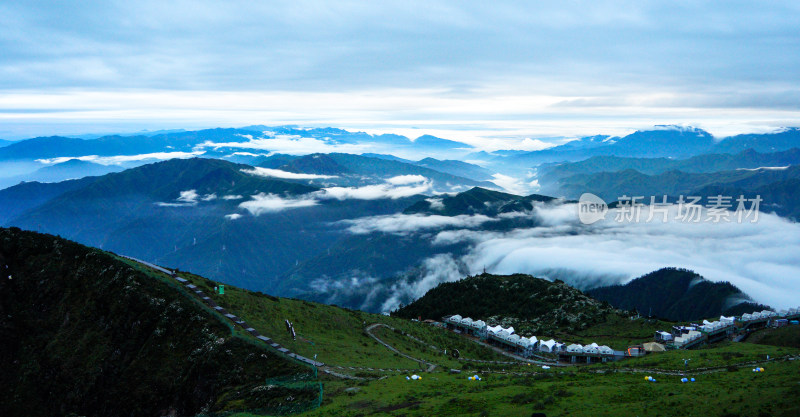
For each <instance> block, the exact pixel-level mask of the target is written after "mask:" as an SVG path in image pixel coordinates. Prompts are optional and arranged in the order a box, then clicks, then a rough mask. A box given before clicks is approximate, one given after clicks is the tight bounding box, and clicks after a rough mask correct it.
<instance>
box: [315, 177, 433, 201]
mask: <svg viewBox="0 0 800 417" xmlns="http://www.w3.org/2000/svg"><path fill="white" fill-rule="evenodd" d="M431 185H432V184H431V182H428V181H426V182H424V183H417V184H415V185H405V186H394V185H393V184H389V183H386V184H375V185H365V186H363V187H329V188H325V189H323V190H321V191H317V192H315V195H316V196H317V198H320V199H336V200H347V199H354V200H378V199H381V198H391V199H398V198H405V197H412V196H415V195H418V194H425V193H428V192H430V191H431V189H432V187H431Z"/></svg>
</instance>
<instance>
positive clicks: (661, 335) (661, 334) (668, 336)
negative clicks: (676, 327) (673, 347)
mask: <svg viewBox="0 0 800 417" xmlns="http://www.w3.org/2000/svg"><path fill="white" fill-rule="evenodd" d="M673 339H674V337H673V336H672V333H668V332H665V331H661V330H659V331H657V332H656V335H655V340H656V341H657V342H671V341H672V340H673Z"/></svg>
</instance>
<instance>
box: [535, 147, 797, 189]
mask: <svg viewBox="0 0 800 417" xmlns="http://www.w3.org/2000/svg"><path fill="white" fill-rule="evenodd" d="M798 164H800V148H791V149H788V150H785V151H780V152H774V153H760V152H758V151H756V150H754V149H752V148H751V149H747V150H744V151H742V152H740V153H737V154H703V155H698V156H693V157H691V158H688V159H672V158H625V157H619V156H605V155H604V156H593V157H591V158H588V159H585V160H583V161H579V162H566V163H558V164H555V163H554V164H545V165H542V166H540V167H539V177H538V178H539V180H540V182H544V183H550V182H554V181H556V180H558V179H560V178H565V177H569V176H572V175H576V174H591V173H596V172H615V171H624V170H626V169H635V170H637V171H639V172H641V173H643V174H648V175H653V174H660V173H662V172H666V171H673V170H677V171H683V172H689V173H705V172H716V171H726V170H735V169H740V168H759V167H778V166H788V165H798Z"/></svg>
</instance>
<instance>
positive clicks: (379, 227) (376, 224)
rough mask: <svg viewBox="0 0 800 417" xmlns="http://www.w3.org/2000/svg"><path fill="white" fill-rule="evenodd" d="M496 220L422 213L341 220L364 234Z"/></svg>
mask: <svg viewBox="0 0 800 417" xmlns="http://www.w3.org/2000/svg"><path fill="white" fill-rule="evenodd" d="M493 221H497V219H493V218H491V217H488V216H484V215H482V214H476V215H469V216H468V215H459V216H439V215H430V216H429V215H424V214H391V215H386V216H371V217H361V218H358V219H352V220H342V221H341V222H339V223H341V224H344V225H347V226H348V227H347V230H348V231H349V232H350V233H355V234H366V233H373V232H383V233H396V234H406V233H411V232H416V231H420V230H429V229H443V228H446V227H460V228H474V227H478V226H480V225H482V224H484V223H487V222H493Z"/></svg>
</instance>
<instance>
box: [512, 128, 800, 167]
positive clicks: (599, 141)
mask: <svg viewBox="0 0 800 417" xmlns="http://www.w3.org/2000/svg"><path fill="white" fill-rule="evenodd" d="M797 147H800V128H786V129H783V130H781V131H778V132H774V133H761V134H747V135H737V136H731V137H727V138H723V139H721V140H719V141H717V140H715V139H714V138H713V137H712V136H711V134H709V133H708V132H706V131H704V130H702V129H697V128H692V127H680V126H661V127H658V126H657V127H656V128H655V129H652V130H641V131H636V132H634V133H631V134H629V135H627V136H624V137H621V138H608V137H603V136H600V137H596V136H595V137H587V138H582V139H580V140H578V141H574V142H568V143H566V144H563V145H560V146H555V147H552V148H548V149H544V150H540V151H532V152H527V153H521V154H515V155H511V156H508V157H507V158H504V159H503V160H505V161H507V162H508V163H514V164H524V165H528V166H534V165H539V164H541V163H548V162H564V161H580V160H584V159H587V158H590V157H593V156H601V155H606V156H618V157H633V158H642V157H644V158H662V157H669V158H689V157H691V156H696V155H702V154H708V153H733V154H736V153H740V152H743V151H745V150H747V149H754V150H755V151H757V152H770V153H771V152H779V151H785V150H788V149H791V148H797Z"/></svg>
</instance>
